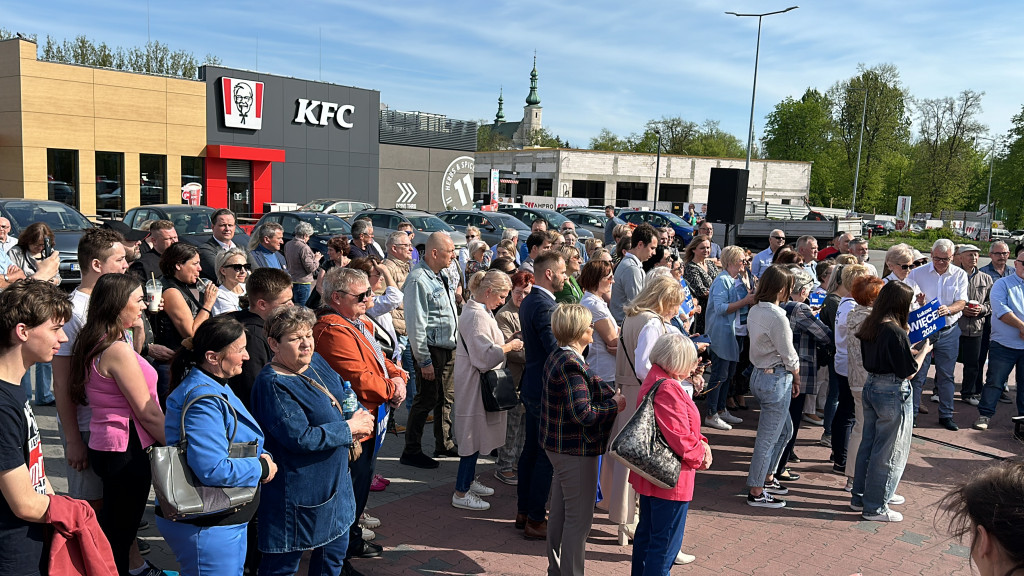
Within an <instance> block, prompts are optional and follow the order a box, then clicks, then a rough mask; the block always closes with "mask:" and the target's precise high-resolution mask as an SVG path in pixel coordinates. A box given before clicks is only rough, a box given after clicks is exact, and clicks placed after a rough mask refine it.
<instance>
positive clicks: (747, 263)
mask: <svg viewBox="0 0 1024 576" xmlns="http://www.w3.org/2000/svg"><path fill="white" fill-rule="evenodd" d="M753 262H754V253H753V252H751V251H750V250H749V249H747V248H744V249H743V259H742V263H743V266H741V267H740V273H739V274H737V275H736V282H734V283H733V285H732V292H731V293H730V295H729V298H730V300H731V301H736V300H742V299H744V298H746V297H747V295H748V294H753V293H754V292H756V291H757V277H756V276H754V274H753V273H752V272H751V271H750V268H751V264H752V263H753ZM749 311H750V307H749V306H743V307H741V308H740V309H739V310H737V311H736V340H737V342H738V344H739V346H740V359H739V360H738V361H737V362H736V368H735V369H734V370H733V377H732V385H731V388H732V390H730V397H729V398H727V399H726V401H725V409H726V410H746V409H747V401H746V396H747V394H748V393H750V378H749V377H748V376H746V375H745V374H747V368H749V367H750V337H749V335H748V332H747V313H748V312H749Z"/></svg>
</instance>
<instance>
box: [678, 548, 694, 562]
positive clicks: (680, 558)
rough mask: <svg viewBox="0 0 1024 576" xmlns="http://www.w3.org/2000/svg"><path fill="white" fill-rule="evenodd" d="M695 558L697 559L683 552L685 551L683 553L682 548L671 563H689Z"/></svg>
mask: <svg viewBox="0 0 1024 576" xmlns="http://www.w3.org/2000/svg"><path fill="white" fill-rule="evenodd" d="M696 559H697V557H696V556H694V555H692V554H685V553H683V551H682V550H680V551H679V553H678V554H676V559H675V561H674V562H672V563H673V564H689V563H690V562H693V561H694V560H696Z"/></svg>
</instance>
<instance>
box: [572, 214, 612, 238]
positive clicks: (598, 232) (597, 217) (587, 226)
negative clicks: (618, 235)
mask: <svg viewBox="0 0 1024 576" xmlns="http://www.w3.org/2000/svg"><path fill="white" fill-rule="evenodd" d="M562 216H565V217H566V218H568V219H569V220H572V221H573V222H575V223H576V228H582V229H584V230H590V231H591V232H593V233H594V236H595V237H597V238H604V224H605V222H607V221H608V217H607V216H605V215H604V210H602V209H599V208H569V209H568V210H563V211H562Z"/></svg>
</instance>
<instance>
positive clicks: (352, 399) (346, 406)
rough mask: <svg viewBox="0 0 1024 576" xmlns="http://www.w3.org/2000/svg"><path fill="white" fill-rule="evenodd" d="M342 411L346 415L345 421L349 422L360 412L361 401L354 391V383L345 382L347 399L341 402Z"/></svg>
mask: <svg viewBox="0 0 1024 576" xmlns="http://www.w3.org/2000/svg"><path fill="white" fill-rule="evenodd" d="M341 410H342V412H344V413H345V419H346V420H348V419H349V418H351V417H352V415H353V414H355V413H356V410H359V400H358V399H356V393H355V392H354V391H353V390H352V383H351V382H349V381H348V380H345V397H344V398H343V399H342V401H341Z"/></svg>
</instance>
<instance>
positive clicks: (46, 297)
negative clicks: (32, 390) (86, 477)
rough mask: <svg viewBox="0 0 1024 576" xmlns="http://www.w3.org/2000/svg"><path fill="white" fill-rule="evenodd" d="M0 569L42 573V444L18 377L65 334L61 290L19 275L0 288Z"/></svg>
mask: <svg viewBox="0 0 1024 576" xmlns="http://www.w3.org/2000/svg"><path fill="white" fill-rule="evenodd" d="M0 310H2V311H3V313H2V314H0V574H3V575H5V576H21V575H37V574H46V573H47V570H46V555H45V553H44V552H45V550H46V546H47V544H48V543H47V542H46V541H45V536H46V532H45V527H44V525H43V524H42V522H43V519H44V518H45V517H46V511H47V509H48V508H49V505H50V499H49V496H48V494H53V490H52V489H51V488H50V483H49V482H48V481H47V479H46V472H45V470H44V467H43V449H42V445H41V444H40V440H39V427H38V426H37V425H36V419H35V416H34V415H33V413H32V408H31V406H30V405H29V403H28V399H27V398H26V397H25V393H24V392H23V391H22V389H21V385H20V382H21V378H22V376H24V375H25V372H26V371H27V370H28V369H29V368H30V367H31V366H32V365H33V364H35V363H36V362H49V361H51V360H52V359H53V355H54V354H55V353H56V352H57V350H58V349H59V348H60V344H61V343H62V342H65V341H67V336H65V335H64V331H63V330H61V327H62V326H63V325H64V322H66V321H67V320H68V319H69V318H70V317H71V302H70V300H68V297H67V294H65V293H64V292H62V291H61V290H60V289H59V288H57V287H56V286H54V285H53V284H50V283H48V282H42V281H39V280H24V281H20V282H16V283H14V284H12V285H11V286H10V287H8V288H7V289H6V290H4V291H3V292H0Z"/></svg>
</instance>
